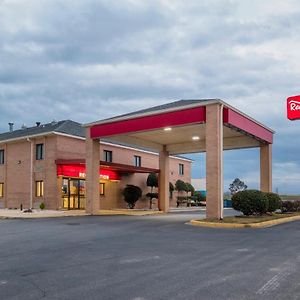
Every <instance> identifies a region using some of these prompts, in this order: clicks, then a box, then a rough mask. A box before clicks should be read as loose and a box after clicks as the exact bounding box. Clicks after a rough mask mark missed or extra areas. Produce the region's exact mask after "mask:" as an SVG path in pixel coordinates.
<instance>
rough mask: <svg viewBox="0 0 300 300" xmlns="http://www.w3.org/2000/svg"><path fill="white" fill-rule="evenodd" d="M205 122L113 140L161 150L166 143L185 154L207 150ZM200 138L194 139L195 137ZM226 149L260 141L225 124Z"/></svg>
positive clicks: (250, 144) (251, 144) (173, 150)
mask: <svg viewBox="0 0 300 300" xmlns="http://www.w3.org/2000/svg"><path fill="white" fill-rule="evenodd" d="M205 126H206V125H205V124H192V125H185V126H175V127H171V130H169V131H166V130H165V128H160V129H156V130H148V131H143V132H133V133H128V134H120V135H114V136H111V137H107V138H109V139H110V140H111V141H115V142H120V143H127V144H130V145H135V146H138V147H143V148H147V149H150V150H155V151H160V150H162V148H163V146H164V145H166V148H167V149H166V150H167V151H169V153H170V154H171V155H172V154H185V153H195V152H205V148H206V147H205V135H206V133H205ZM196 137H197V138H198V139H197V140H194V139H193V138H196ZM223 143H224V150H229V149H241V148H252V147H258V146H259V144H260V142H259V140H257V139H255V138H254V137H252V136H249V135H247V134H246V133H244V132H241V131H238V130H236V129H233V128H230V127H228V126H225V125H224V126H223Z"/></svg>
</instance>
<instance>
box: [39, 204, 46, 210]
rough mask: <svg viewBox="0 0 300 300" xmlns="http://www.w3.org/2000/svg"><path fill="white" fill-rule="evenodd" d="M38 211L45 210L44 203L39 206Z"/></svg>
mask: <svg viewBox="0 0 300 300" xmlns="http://www.w3.org/2000/svg"><path fill="white" fill-rule="evenodd" d="M40 209H42V210H43V209H45V203H44V202H42V203H41V204H40Z"/></svg>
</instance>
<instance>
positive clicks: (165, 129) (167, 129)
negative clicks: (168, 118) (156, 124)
mask: <svg viewBox="0 0 300 300" xmlns="http://www.w3.org/2000/svg"><path fill="white" fill-rule="evenodd" d="M171 130H172V128H171V127H166V128H164V131H171Z"/></svg>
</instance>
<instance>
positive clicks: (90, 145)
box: [85, 128, 100, 215]
mask: <svg viewBox="0 0 300 300" xmlns="http://www.w3.org/2000/svg"><path fill="white" fill-rule="evenodd" d="M85 145H86V159H85V166H86V182H85V188H86V208H85V211H86V212H87V213H88V214H91V215H94V214H97V213H98V211H99V209H100V193H99V164H100V150H99V148H100V144H99V140H98V139H91V137H90V128H87V129H86V142H85Z"/></svg>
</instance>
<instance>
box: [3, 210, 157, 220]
mask: <svg viewBox="0 0 300 300" xmlns="http://www.w3.org/2000/svg"><path fill="white" fill-rule="evenodd" d="M162 213H163V212H162V211H158V210H140V209H114V210H108V209H107V210H100V211H99V213H98V214H97V215H98V216H115V215H125V216H147V215H156V214H162ZM79 216H88V214H87V213H86V212H85V210H40V209H34V210H33V211H32V212H31V213H25V212H24V211H21V210H17V209H0V219H39V218H58V217H60V218H61V217H79Z"/></svg>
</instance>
